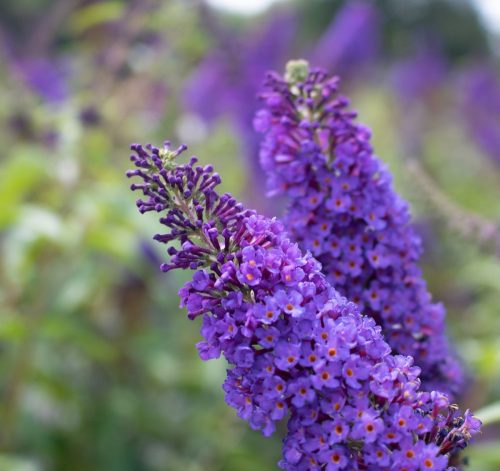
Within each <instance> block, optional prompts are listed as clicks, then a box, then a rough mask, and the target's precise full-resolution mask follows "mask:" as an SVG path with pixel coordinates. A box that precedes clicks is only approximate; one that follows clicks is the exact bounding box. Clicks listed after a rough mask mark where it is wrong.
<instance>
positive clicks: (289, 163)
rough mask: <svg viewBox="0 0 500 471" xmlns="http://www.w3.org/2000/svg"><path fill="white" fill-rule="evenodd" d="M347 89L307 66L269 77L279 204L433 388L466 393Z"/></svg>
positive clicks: (262, 115) (268, 165)
mask: <svg viewBox="0 0 500 471" xmlns="http://www.w3.org/2000/svg"><path fill="white" fill-rule="evenodd" d="M338 83H339V80H338V78H337V77H331V76H328V75H327V74H326V73H324V72H322V71H320V70H312V71H309V68H308V65H307V63H305V62H304V61H296V62H292V63H290V64H289V67H288V71H287V74H286V75H285V77H281V76H280V75H278V74H276V73H270V74H269V75H268V78H267V82H266V89H265V91H264V93H263V94H262V98H263V100H264V101H265V104H266V107H265V108H264V109H262V110H260V111H259V112H258V114H257V116H256V118H255V127H256V129H257V130H258V131H260V132H262V133H265V139H264V141H263V143H262V148H261V162H262V165H263V168H264V169H265V171H266V172H267V174H268V184H269V189H270V194H285V195H286V196H287V197H288V199H289V205H288V210H287V213H286V216H285V218H284V223H285V226H286V227H287V230H288V231H289V232H290V236H291V237H292V239H293V240H295V241H297V242H298V243H299V245H300V247H301V248H302V249H303V250H310V251H311V252H312V254H313V255H314V256H315V257H316V258H317V259H318V260H319V261H320V263H321V264H322V266H323V272H324V273H325V275H326V276H327V279H328V280H329V281H330V283H331V284H332V285H333V286H334V287H335V288H336V289H337V290H338V291H339V292H340V293H341V294H342V295H344V296H346V297H347V298H348V299H349V300H351V301H353V302H355V303H356V304H357V305H358V306H359V307H360V308H361V310H362V311H363V313H364V314H366V315H368V316H370V317H372V318H374V319H375V321H376V322H377V324H379V325H380V326H381V327H382V329H383V334H384V336H385V339H386V340H387V342H388V343H389V345H390V346H391V347H392V349H393V351H394V352H396V353H399V354H403V355H411V356H413V357H414V359H415V363H416V365H418V366H419V367H420V368H421V369H422V381H423V383H424V385H425V387H426V388H428V389H439V390H441V391H446V392H449V393H456V392H457V390H458V388H459V387H460V385H461V382H462V373H461V368H460V366H459V364H458V363H457V361H456V360H455V359H454V358H453V356H452V355H451V354H450V347H449V345H448V341H447V339H446V336H445V325H444V317H445V311H444V308H443V306H442V305H441V304H439V303H433V302H432V299H431V295H430V294H429V292H428V290H427V288H426V284H425V281H424V280H423V278H422V273H421V270H420V268H419V267H418V265H417V262H418V259H419V257H420V254H421V243H420V239H419V237H418V236H417V235H416V233H415V232H414V230H413V229H412V228H411V226H409V220H410V216H409V211H408V207H407V204H406V203H405V202H404V201H403V200H402V199H401V198H400V197H399V196H398V195H397V194H396V193H395V192H394V190H393V188H392V185H391V176H390V174H389V172H388V171H387V170H386V168H385V167H384V164H383V163H382V162H381V161H380V160H379V159H378V158H377V157H376V156H375V155H374V154H373V150H372V147H371V144H370V131H369V130H368V129H367V128H366V127H364V126H362V125H360V124H358V123H356V122H355V121H354V118H355V116H356V113H355V112H353V111H351V110H350V109H349V108H348V100H347V99H346V98H344V97H343V96H341V95H339V94H338V91H337V90H338Z"/></svg>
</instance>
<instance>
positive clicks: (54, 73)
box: [13, 57, 69, 103]
mask: <svg viewBox="0 0 500 471" xmlns="http://www.w3.org/2000/svg"><path fill="white" fill-rule="evenodd" d="M13 66H14V70H15V71H16V72H17V74H18V75H19V76H20V77H21V79H22V80H23V81H24V82H25V83H26V85H27V86H28V87H29V88H31V90H33V91H34V92H35V93H36V94H38V95H39V96H40V97H41V98H42V99H44V100H45V101H47V102H49V103H60V102H62V101H64V100H65V99H66V98H67V96H68V94H69V89H68V84H67V81H66V79H67V71H66V70H64V67H62V66H61V64H60V63H58V62H57V61H55V60H52V59H49V58H46V57H36V58H29V59H28V58H25V59H20V60H16V61H15V62H14V63H13Z"/></svg>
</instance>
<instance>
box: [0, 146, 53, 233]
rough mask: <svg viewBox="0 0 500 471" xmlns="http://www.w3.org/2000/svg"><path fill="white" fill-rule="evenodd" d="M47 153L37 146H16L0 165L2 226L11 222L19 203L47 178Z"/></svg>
mask: <svg viewBox="0 0 500 471" xmlns="http://www.w3.org/2000/svg"><path fill="white" fill-rule="evenodd" d="M46 159H47V155H46V154H45V153H44V152H43V151H42V150H41V149H40V148H36V147H16V148H15V149H13V150H12V152H11V156H10V159H9V160H7V161H6V162H5V163H3V165H2V166H0V228H2V227H4V226H6V225H8V224H9V223H11V222H12V221H13V220H14V219H15V217H16V214H17V206H18V203H19V202H21V201H22V200H23V198H24V197H25V196H26V195H27V194H28V193H29V192H30V191H33V190H34V189H35V187H36V184H37V183H39V182H41V181H44V180H46V178H47V174H46Z"/></svg>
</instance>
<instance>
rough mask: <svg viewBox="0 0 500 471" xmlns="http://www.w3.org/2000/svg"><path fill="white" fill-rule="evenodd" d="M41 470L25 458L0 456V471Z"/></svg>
mask: <svg viewBox="0 0 500 471" xmlns="http://www.w3.org/2000/svg"><path fill="white" fill-rule="evenodd" d="M41 469H42V468H41V467H40V466H39V465H38V464H37V463H35V462H34V461H31V460H29V459H27V458H19V457H15V456H10V455H0V471H38V470H41Z"/></svg>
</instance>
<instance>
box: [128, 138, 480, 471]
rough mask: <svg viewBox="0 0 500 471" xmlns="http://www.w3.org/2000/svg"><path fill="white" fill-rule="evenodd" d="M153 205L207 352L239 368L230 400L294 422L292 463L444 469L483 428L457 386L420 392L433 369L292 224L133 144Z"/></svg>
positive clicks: (292, 466)
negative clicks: (453, 401)
mask: <svg viewBox="0 0 500 471" xmlns="http://www.w3.org/2000/svg"><path fill="white" fill-rule="evenodd" d="M132 149H133V150H134V152H135V153H134V155H133V156H132V161H133V162H134V164H135V166H136V169H135V170H131V171H130V172H129V173H128V175H129V176H131V177H139V178H140V179H141V180H142V181H141V182H140V183H135V184H133V185H132V189H134V190H139V191H141V192H142V193H143V195H144V198H143V199H140V200H138V202H137V205H138V208H139V210H140V212H141V213H144V212H148V211H156V212H158V213H160V214H161V219H160V221H161V223H162V224H163V225H164V226H165V229H166V232H165V233H164V234H159V235H157V236H156V237H155V238H156V239H157V240H158V241H160V242H163V243H165V244H167V246H168V249H167V253H168V254H169V255H170V262H169V263H168V264H165V265H164V266H163V269H164V270H170V269H174V268H180V269H188V270H192V271H193V277H192V280H191V281H189V282H188V283H187V284H186V285H185V286H184V287H183V288H182V289H181V290H180V292H179V294H180V298H181V305H182V306H184V307H185V308H186V309H187V312H188V317H189V318H190V319H194V318H197V317H202V328H201V333H202V335H203V337H204V340H203V341H202V342H201V343H199V344H198V349H199V352H200V356H201V358H202V359H204V360H207V359H211V358H217V357H219V356H220V355H221V354H223V355H224V357H225V358H226V360H227V362H228V363H229V365H230V369H229V370H228V375H227V379H226V381H225V382H224V385H223V388H224V391H225V393H226V401H227V403H228V404H229V405H231V406H232V407H234V408H235V409H236V410H237V413H238V415H239V416H240V417H241V418H243V419H245V420H247V421H248V422H249V424H250V425H251V427H253V428H255V429H260V430H262V431H263V433H264V434H265V435H270V434H272V433H273V432H274V430H275V423H276V422H278V421H281V420H284V419H286V420H288V433H287V435H286V437H285V439H284V446H283V457H282V460H281V461H280V466H281V467H282V468H283V469H285V470H341V469H345V470H381V469H388V470H390V469H393V470H396V469H397V470H403V469H406V470H417V469H424V470H445V469H453V468H452V467H451V462H450V460H452V459H454V458H453V457H454V456H455V455H456V453H457V452H458V451H460V450H461V449H462V448H464V447H465V446H466V444H467V442H468V440H469V439H470V437H471V435H472V434H474V433H476V432H477V431H478V429H479V425H480V423H479V421H478V420H477V419H475V418H474V417H473V416H472V415H471V414H470V413H469V412H468V411H467V412H466V413H465V415H464V416H463V417H459V415H458V412H457V408H456V406H452V405H450V403H449V400H448V398H447V397H446V395H444V394H442V393H437V392H430V393H429V392H422V391H420V379H419V373H420V369H419V368H418V367H415V366H413V359H412V358H411V357H408V356H402V355H393V354H391V353H390V347H389V345H388V344H387V343H386V342H385V340H384V338H383V336H382V332H381V328H380V327H379V326H378V325H377V324H376V322H375V320H374V319H373V318H372V317H367V316H363V315H362V314H361V313H360V312H359V308H358V306H357V305H356V304H355V303H352V302H349V301H348V300H347V299H346V298H344V297H343V296H341V295H340V294H339V292H338V291H336V290H335V289H334V288H333V287H332V286H331V285H330V284H329V282H328V281H327V279H326V277H325V276H324V275H323V273H322V272H321V265H320V264H319V263H318V261H317V260H315V259H314V258H313V256H312V255H311V253H309V252H302V251H301V250H300V248H299V247H298V245H297V244H296V243H294V242H292V241H290V240H289V239H288V237H287V235H286V232H285V230H284V227H283V225H282V224H281V223H280V222H278V221H277V220H275V219H268V218H265V217H263V216H260V215H258V214H257V213H256V212H254V211H250V210H246V209H245V208H244V207H243V206H242V205H241V204H239V203H238V202H237V201H236V200H235V199H234V198H233V197H231V196H230V195H228V194H223V195H219V194H218V193H217V191H216V187H217V185H218V184H219V182H220V177H219V176H218V175H217V174H216V173H214V172H213V169H212V168H211V167H210V166H206V167H201V166H197V165H196V159H195V158H192V159H191V160H190V162H189V163H188V164H185V165H179V164H178V163H177V161H176V159H177V158H178V155H179V154H180V153H181V152H182V151H183V150H184V148H183V147H181V148H179V149H178V150H177V151H171V150H170V149H169V147H168V145H167V146H165V147H164V148H162V149H159V148H156V147H152V146H148V147H146V148H144V147H142V146H140V145H133V146H132Z"/></svg>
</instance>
